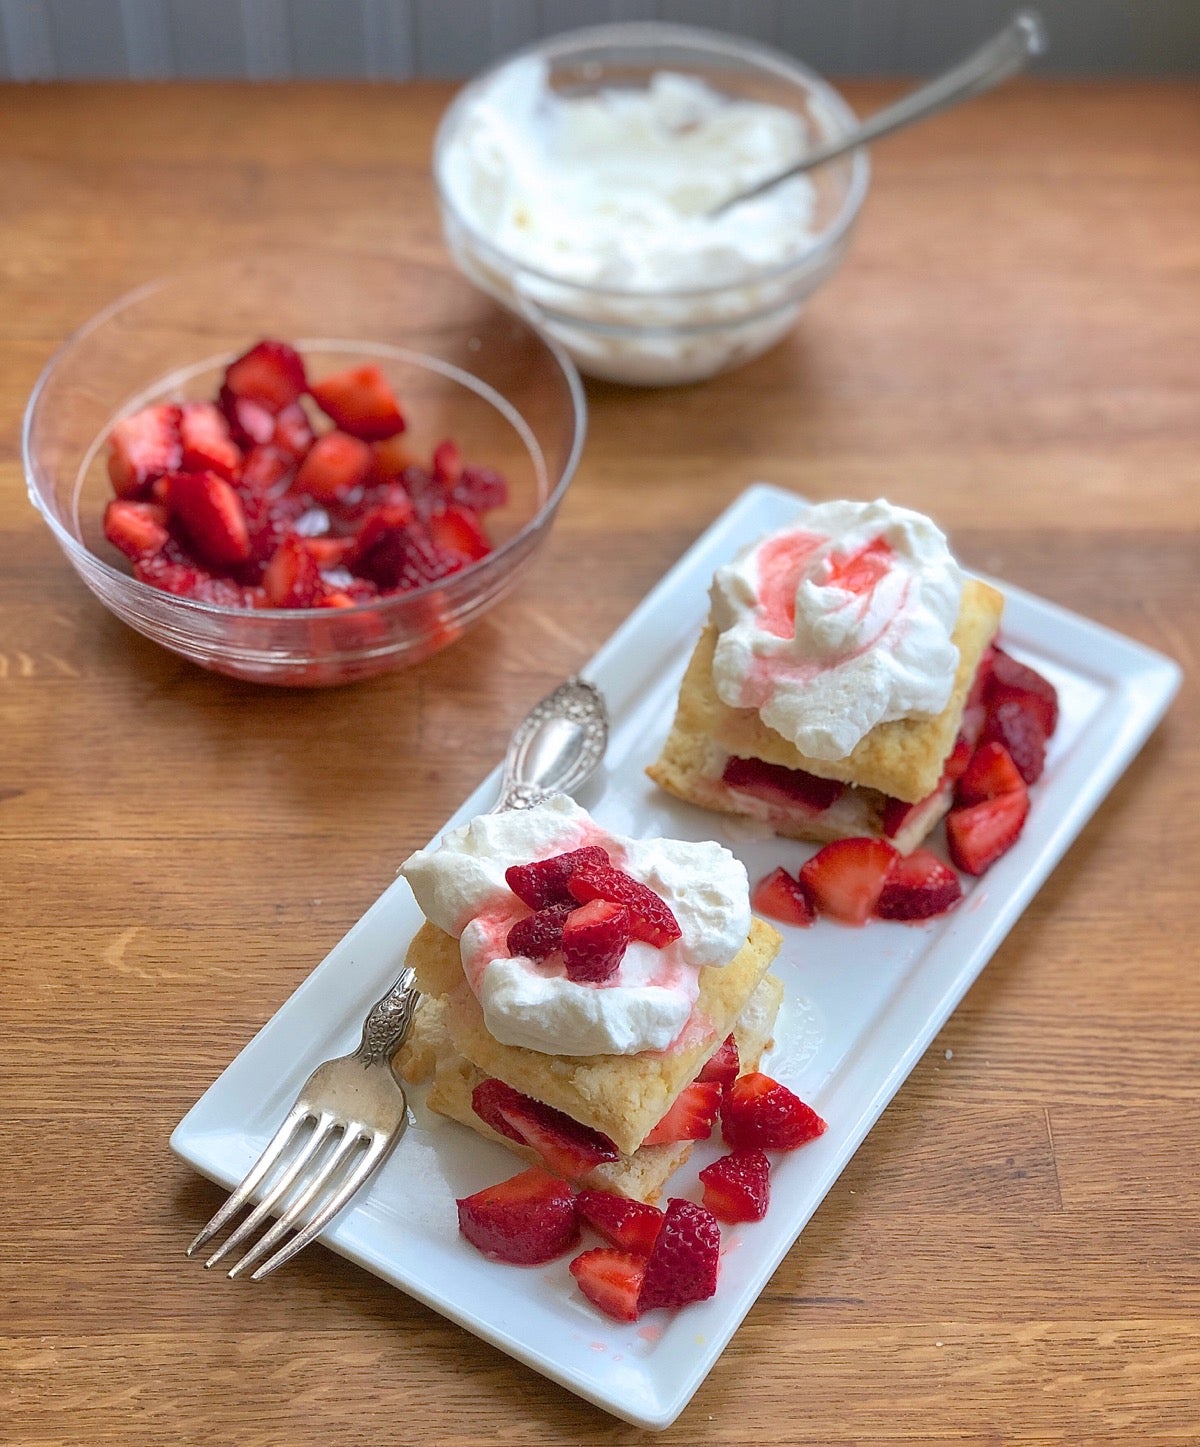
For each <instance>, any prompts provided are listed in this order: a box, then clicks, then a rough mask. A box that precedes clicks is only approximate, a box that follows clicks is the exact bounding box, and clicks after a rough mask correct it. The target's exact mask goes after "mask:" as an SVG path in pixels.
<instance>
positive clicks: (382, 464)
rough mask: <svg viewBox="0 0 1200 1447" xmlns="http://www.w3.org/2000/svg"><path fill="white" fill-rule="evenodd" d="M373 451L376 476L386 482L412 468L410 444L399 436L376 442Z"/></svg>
mask: <svg viewBox="0 0 1200 1447" xmlns="http://www.w3.org/2000/svg"><path fill="white" fill-rule="evenodd" d="M371 451H372V452H373V453H374V454H375V476H376V477H378V478H380V479H381V480H382V481H384V482H390V481H391V479H392V478H394V477H399V476H400V474H401V473H402V472H403V471H404V469H405V468H406V467H411V466H412V462H413V457H412V452H411V451H410V450H409V446H408V443H407V442H403V441H402V440H401V439H400V438H399V437H398V436H397V437H387V438H385V439H384V440H383V441H382V442H376V443H375V445H374V446H373V447H372V448H371ZM468 506H470V504H468Z"/></svg>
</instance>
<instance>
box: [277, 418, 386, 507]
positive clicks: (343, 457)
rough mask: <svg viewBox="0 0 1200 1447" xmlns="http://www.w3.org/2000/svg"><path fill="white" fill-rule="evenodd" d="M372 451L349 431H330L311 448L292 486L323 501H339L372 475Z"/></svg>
mask: <svg viewBox="0 0 1200 1447" xmlns="http://www.w3.org/2000/svg"><path fill="white" fill-rule="evenodd" d="M372 462H373V458H372V455H371V449H370V448H369V447H368V446H367V444H366V443H365V442H361V441H360V440H359V439H358V438H357V437H351V436H350V435H349V433H346V432H326V433H325V435H324V436H323V437H318V438H317V440H316V441H315V442H314V443H313V445H312V446H311V447H310V448H309V450H308V454H307V456H306V457H305V459H304V461H303V462H302V463H301V464H300V470H299V471H298V472H297V473H296V480H295V482H294V483H293V484H292V486H293V487H294V488H295V489H296V490H297V491H298V492H306V493H308V495H309V496H310V497H315V498H317V499H318V500H319V501H320V502H336V501H337V500H338V498H340V497H344V496H345V495H346V493H348V492H350V491H352V490H353V489H354V488H356V487H358V486H359V485H360V484H361V483H362V482H363V481H364V480H365V479H366V478H367V477H368V476H369V475H370V472H371V464H372Z"/></svg>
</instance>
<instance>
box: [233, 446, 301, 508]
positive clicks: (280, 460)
mask: <svg viewBox="0 0 1200 1447" xmlns="http://www.w3.org/2000/svg"><path fill="white" fill-rule="evenodd" d="M294 466H295V463H294V462H293V460H292V459H291V458H290V457H287V456H285V454H284V453H282V452H280V451H279V449H278V448H276V447H272V446H271V445H270V444H269V443H267V444H264V445H262V446H259V445H258V444H257V443H255V444H254V445H253V446H251V448H250V449H249V451H248V452H247V453H246V455H245V458H244V459H243V461H242V475H241V477H240V478H239V479H238V482H239V485H240V487H241V490H242V493H243V496H244V495H245V494H246V493H247V492H269V491H271V489H272V488H274V487H275V486H276V484H278V483H281V482H283V480H284V479H285V478H287V477H290V475H291V472H292V469H293V467H294Z"/></svg>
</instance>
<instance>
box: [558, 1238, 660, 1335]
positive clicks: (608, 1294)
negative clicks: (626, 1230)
mask: <svg viewBox="0 0 1200 1447" xmlns="http://www.w3.org/2000/svg"><path fill="white" fill-rule="evenodd" d="M567 1270H568V1271H570V1273H571V1275H572V1276H573V1277H574V1278H575V1280H576V1282H577V1283H578V1285H579V1289H580V1291H582V1292H583V1294H584V1296H586V1297H587V1299H588V1300H589V1301H590V1302H591V1303H592V1305H593V1306H594V1307H596V1308H597V1309H598V1310H600V1311H602V1312H603V1313H604V1315H605V1316H610V1317H612V1319H613V1320H614V1321H636V1320H637V1319H638V1317H639V1316H640V1315H641V1307H640V1306H639V1305H638V1303H639V1301H640V1299H641V1294H642V1283H643V1281H644V1279H645V1275H646V1261H645V1258H644V1257H642V1256H634V1255H631V1254H630V1253H629V1252H627V1251H616V1250H614V1249H613V1248H612V1247H609V1246H595V1247H593V1248H592V1250H591V1251H583V1252H581V1253H580V1254H579V1255H578V1256H576V1258H575V1259H574V1261H572V1262H571V1264H570V1266H569V1267H568V1268H567Z"/></svg>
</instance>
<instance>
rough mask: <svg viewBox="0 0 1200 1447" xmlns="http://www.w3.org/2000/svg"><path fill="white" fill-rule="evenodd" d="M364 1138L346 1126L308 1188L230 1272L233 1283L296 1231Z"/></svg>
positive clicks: (356, 1128) (359, 1131) (306, 1187)
mask: <svg viewBox="0 0 1200 1447" xmlns="http://www.w3.org/2000/svg"><path fill="white" fill-rule="evenodd" d="M362 1138H363V1129H362V1127H361V1126H349V1125H348V1126H347V1127H346V1132H345V1134H344V1135H343V1136H342V1138H341V1140H340V1141H339V1142H338V1144H337V1148H336V1149H335V1150H334V1151H333V1153H332V1154H331V1155H330V1156H329V1157H328V1158H327V1159H326V1160H325V1162H324V1164H323V1165H322V1166H321V1169H320V1170H319V1171H318V1172H317V1173H316V1175H315V1176H314V1177H313V1178H312V1180H311V1181H310V1182H309V1183H308V1185H307V1186H305V1188H304V1190H303V1191H301V1193H300V1195H299V1196H297V1197H296V1199H295V1200H294V1201H293V1202H292V1204H291V1205H290V1206H289V1207H288V1208H287V1210H286V1211H285V1212H284V1213H283V1215H282V1216H280V1218H279V1220H278V1221H276V1222H275V1224H274V1226H272V1227H271V1229H270V1230H269V1231H268V1232H267V1233H266V1235H264V1236H262V1237H261V1238H260V1239H259V1240H258V1241H256V1242H255V1244H254V1245H253V1246H251V1248H250V1249H249V1251H247V1252H246V1254H245V1256H243V1257H242V1259H241V1260H240V1261H239V1262H237V1264H236V1265H235V1266H234V1267H233V1268H232V1269H231V1270H230V1271H229V1273H228V1274H229V1278H230V1280H234V1279H235V1278H236V1277H238V1276H240V1275H241V1274H242V1272H243V1271H245V1270H246V1269H247V1268H248V1267H250V1266H253V1264H254V1263H255V1262H256V1261H257V1260H258V1259H259V1258H260V1257H261V1256H265V1255H266V1253H267V1252H268V1251H269V1250H270V1249H271V1248H272V1246H274V1245H275V1244H276V1243H277V1242H279V1241H281V1240H282V1239H283V1238H284V1237H285V1236H286V1235H287V1234H288V1232H289V1231H293V1230H295V1228H296V1223H297V1222H298V1221H299V1220H300V1219H301V1218H302V1217H303V1215H304V1213H305V1212H306V1211H307V1210H308V1207H309V1206H310V1205H311V1204H312V1202H313V1201H314V1200H316V1198H317V1196H318V1195H319V1194H320V1192H321V1191H323V1190H324V1189H325V1187H326V1186H327V1185H328V1184H329V1182H330V1181H332V1180H334V1179H335V1178H336V1176H337V1173H338V1171H339V1170H340V1168H341V1166H342V1165H343V1163H344V1162H345V1160H346V1158H347V1156H349V1155H350V1154H351V1153H352V1152H353V1151H355V1150H357V1149H358V1144H359V1142H360V1141H361V1140H362Z"/></svg>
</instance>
